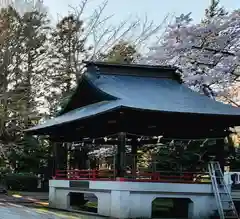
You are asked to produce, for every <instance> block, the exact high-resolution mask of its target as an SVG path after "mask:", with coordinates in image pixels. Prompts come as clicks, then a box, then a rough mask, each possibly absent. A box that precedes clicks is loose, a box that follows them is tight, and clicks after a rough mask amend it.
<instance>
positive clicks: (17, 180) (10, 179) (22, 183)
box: [4, 173, 38, 191]
mask: <svg viewBox="0 0 240 219" xmlns="http://www.w3.org/2000/svg"><path fill="white" fill-rule="evenodd" d="M4 178H5V179H4V184H5V186H6V187H7V189H10V190H15V191H36V190H37V186H38V178H37V176H35V175H33V174H31V173H11V174H6V175H5V177H4Z"/></svg>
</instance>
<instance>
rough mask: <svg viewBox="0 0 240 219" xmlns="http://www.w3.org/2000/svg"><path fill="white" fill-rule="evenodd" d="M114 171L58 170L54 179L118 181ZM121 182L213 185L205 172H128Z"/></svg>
mask: <svg viewBox="0 0 240 219" xmlns="http://www.w3.org/2000/svg"><path fill="white" fill-rule="evenodd" d="M115 176H116V174H115V171H114V170H97V169H93V170H78V169H75V170H57V171H56V174H55V176H54V177H53V179H56V180H60V179H62V180H98V181H116V180H119V178H118V177H115ZM121 181H132V182H171V183H174V182H175V183H211V179H210V176H209V173H206V172H205V173H203V172H169V171H157V172H150V171H140V172H139V171H138V172H135V173H130V172H126V174H125V176H124V177H122V178H121Z"/></svg>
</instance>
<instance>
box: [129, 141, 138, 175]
mask: <svg viewBox="0 0 240 219" xmlns="http://www.w3.org/2000/svg"><path fill="white" fill-rule="evenodd" d="M131 146H132V148H131V155H132V165H131V169H132V174H133V175H136V170H137V150H138V142H137V139H136V138H133V139H132V145H131Z"/></svg>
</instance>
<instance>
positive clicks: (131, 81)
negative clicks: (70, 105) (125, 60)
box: [30, 64, 240, 131]
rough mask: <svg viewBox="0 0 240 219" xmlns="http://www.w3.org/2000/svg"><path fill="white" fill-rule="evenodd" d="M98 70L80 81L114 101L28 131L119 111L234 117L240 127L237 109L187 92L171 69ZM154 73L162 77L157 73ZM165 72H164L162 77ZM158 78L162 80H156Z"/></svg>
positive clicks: (89, 106)
mask: <svg viewBox="0 0 240 219" xmlns="http://www.w3.org/2000/svg"><path fill="white" fill-rule="evenodd" d="M99 66H100V68H99V69H98V70H97V71H96V70H94V68H92V67H91V68H89V70H88V71H87V73H85V74H84V76H83V77H85V78H86V79H87V80H88V81H89V82H90V84H91V85H92V89H96V90H98V91H99V92H101V93H106V94H109V95H111V96H113V97H116V98H113V99H116V100H109V101H102V102H99V103H96V104H91V105H88V106H85V107H81V108H79V109H75V110H73V111H71V112H69V113H65V114H63V115H61V116H58V117H56V118H54V119H52V120H49V121H47V122H46V123H45V124H43V125H39V126H36V127H34V128H32V129H30V131H31V130H38V129H42V128H46V127H50V126H55V125H59V124H62V123H66V122H71V121H74V120H80V119H83V118H87V117H91V116H94V115H97V114H100V113H104V112H106V111H111V110H114V109H116V108H119V107H130V108H134V109H141V110H150V111H151V110H152V111H159V112H171V113H192V114H202V115H214V116H215V115H218V116H221V115H222V116H235V117H236V119H237V120H236V125H239V124H240V109H239V108H236V107H233V106H231V105H226V104H223V103H221V102H217V101H215V100H212V99H210V98H208V97H206V96H204V95H201V94H199V93H196V92H194V91H192V90H190V89H189V88H187V87H186V86H185V85H183V84H181V83H180V81H179V80H178V78H175V77H174V71H173V68H169V67H166V68H163V69H162V70H161V69H159V67H158V68H146V67H144V66H137V67H135V71H136V72H137V70H138V69H141V71H142V73H141V74H137V73H136V74H132V73H131V74H128V72H127V71H126V70H130V69H131V68H132V67H129V66H128V65H126V66H125V70H124V71H122V70H121V71H118V72H116V73H115V72H111V71H109V69H108V67H109V68H112V67H113V66H112V65H110V66H108V65H104V64H103V66H104V68H102V67H101V66H102V65H99ZM117 68H120V69H121V66H118V65H117ZM156 69H158V71H162V73H158V72H156ZM93 70H94V71H93ZM148 71H151V72H152V71H153V72H152V73H153V74H150V75H151V77H147V76H146V75H147V74H146V73H147V72H148ZM164 71H166V72H165V73H164ZM159 75H162V76H164V77H159ZM79 86H81V84H79ZM219 119H221V118H219Z"/></svg>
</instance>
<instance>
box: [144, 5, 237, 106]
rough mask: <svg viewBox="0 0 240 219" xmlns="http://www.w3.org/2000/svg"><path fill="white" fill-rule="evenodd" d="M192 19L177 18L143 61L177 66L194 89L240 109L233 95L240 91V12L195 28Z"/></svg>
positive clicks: (185, 17) (215, 18)
mask: <svg viewBox="0 0 240 219" xmlns="http://www.w3.org/2000/svg"><path fill="white" fill-rule="evenodd" d="M190 16H191V14H190V13H189V14H187V15H183V14H182V15H181V16H180V17H177V18H176V21H175V23H174V24H171V25H169V26H168V28H167V30H166V33H165V34H164V36H163V38H162V39H161V40H160V41H159V42H158V43H156V45H154V46H152V47H151V48H150V51H149V53H148V54H147V57H145V58H144V59H142V60H141V61H142V62H144V63H145V64H146V63H147V64H152V65H174V66H177V67H179V69H180V71H181V74H182V76H183V80H184V81H185V83H186V84H187V85H188V86H189V87H191V88H192V89H194V90H197V91H199V92H201V93H204V94H205V95H207V96H209V97H212V98H223V100H224V101H226V102H229V103H231V104H233V105H235V106H240V99H239V98H236V95H233V94H234V93H237V95H238V94H239V90H240V89H239V87H240V85H239V84H240V66H239V65H240V10H236V11H233V12H232V13H229V14H227V13H222V14H221V15H219V16H213V17H209V19H208V21H207V22H206V21H202V22H201V23H199V24H193V23H192V20H191V17H190ZM236 88H237V92H235V91H234V92H232V89H236ZM238 97H239V96H238Z"/></svg>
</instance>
